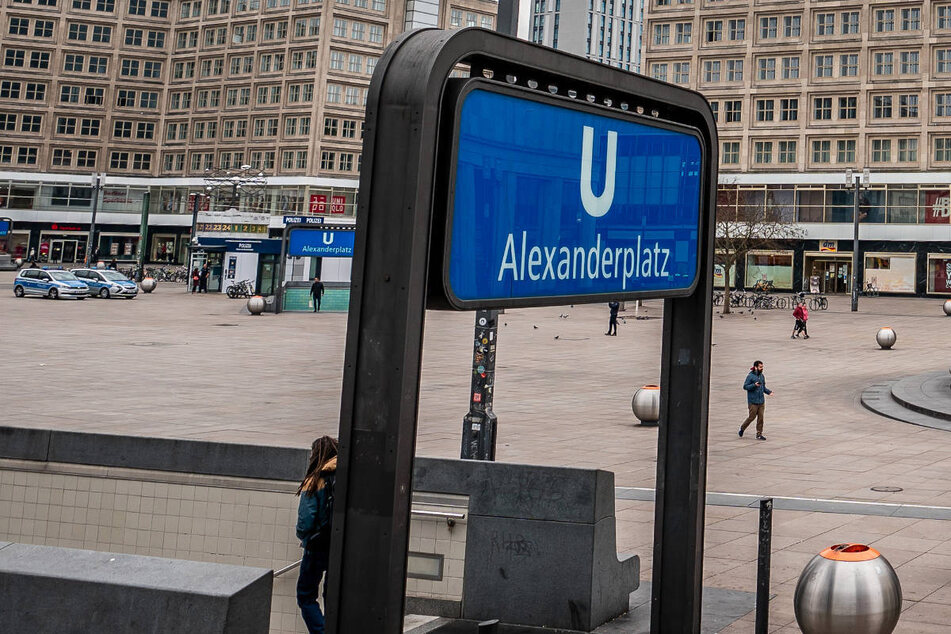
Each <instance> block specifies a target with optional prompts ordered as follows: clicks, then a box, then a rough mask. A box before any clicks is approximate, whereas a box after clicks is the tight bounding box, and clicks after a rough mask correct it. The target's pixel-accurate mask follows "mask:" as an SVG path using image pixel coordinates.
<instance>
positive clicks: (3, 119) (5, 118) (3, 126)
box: [0, 114, 17, 132]
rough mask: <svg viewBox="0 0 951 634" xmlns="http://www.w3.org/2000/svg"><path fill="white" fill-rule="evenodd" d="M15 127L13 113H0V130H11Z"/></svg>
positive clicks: (15, 119)
mask: <svg viewBox="0 0 951 634" xmlns="http://www.w3.org/2000/svg"><path fill="white" fill-rule="evenodd" d="M16 129H17V116H16V115H15V114H0V130H3V131H9V132H12V131H14V130H16Z"/></svg>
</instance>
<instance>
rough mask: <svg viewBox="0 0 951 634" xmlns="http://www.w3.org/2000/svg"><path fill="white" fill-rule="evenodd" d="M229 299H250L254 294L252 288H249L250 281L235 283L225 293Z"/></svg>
mask: <svg viewBox="0 0 951 634" xmlns="http://www.w3.org/2000/svg"><path fill="white" fill-rule="evenodd" d="M225 293H227V295H228V297H230V298H231V299H241V298H242V297H251V295H253V294H254V287H253V286H251V280H241V281H240V282H235V283H233V284H232V285H231V286H229V287H228V289H227V290H226V291H225Z"/></svg>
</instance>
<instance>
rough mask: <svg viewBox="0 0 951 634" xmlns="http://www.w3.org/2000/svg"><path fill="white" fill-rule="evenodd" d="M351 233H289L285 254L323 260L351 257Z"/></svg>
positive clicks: (299, 231)
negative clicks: (321, 258) (322, 258)
mask: <svg viewBox="0 0 951 634" xmlns="http://www.w3.org/2000/svg"><path fill="white" fill-rule="evenodd" d="M353 238H354V232H353V231H345V230H341V231H319V230H315V229H311V230H308V231H303V230H298V231H291V234H290V238H289V240H288V245H287V254H288V255H292V256H311V257H324V258H350V257H353Z"/></svg>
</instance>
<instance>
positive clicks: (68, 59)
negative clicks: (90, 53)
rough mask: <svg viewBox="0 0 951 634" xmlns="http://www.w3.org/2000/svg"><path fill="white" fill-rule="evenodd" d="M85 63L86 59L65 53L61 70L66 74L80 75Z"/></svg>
mask: <svg viewBox="0 0 951 634" xmlns="http://www.w3.org/2000/svg"><path fill="white" fill-rule="evenodd" d="M85 61H86V58H85V57H84V56H82V55H76V54H74V53H67V54H66V56H65V57H64V58H63V70H64V71H66V72H73V73H81V72H82V70H83V63H84V62H85Z"/></svg>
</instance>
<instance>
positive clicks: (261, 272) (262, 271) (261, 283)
mask: <svg viewBox="0 0 951 634" xmlns="http://www.w3.org/2000/svg"><path fill="white" fill-rule="evenodd" d="M279 258H280V256H278V255H276V254H273V253H262V254H261V256H260V258H259V259H258V288H257V293H258V294H259V295H264V296H268V295H274V291H275V284H274V282H275V277H276V276H277V261H278V259H279Z"/></svg>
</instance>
